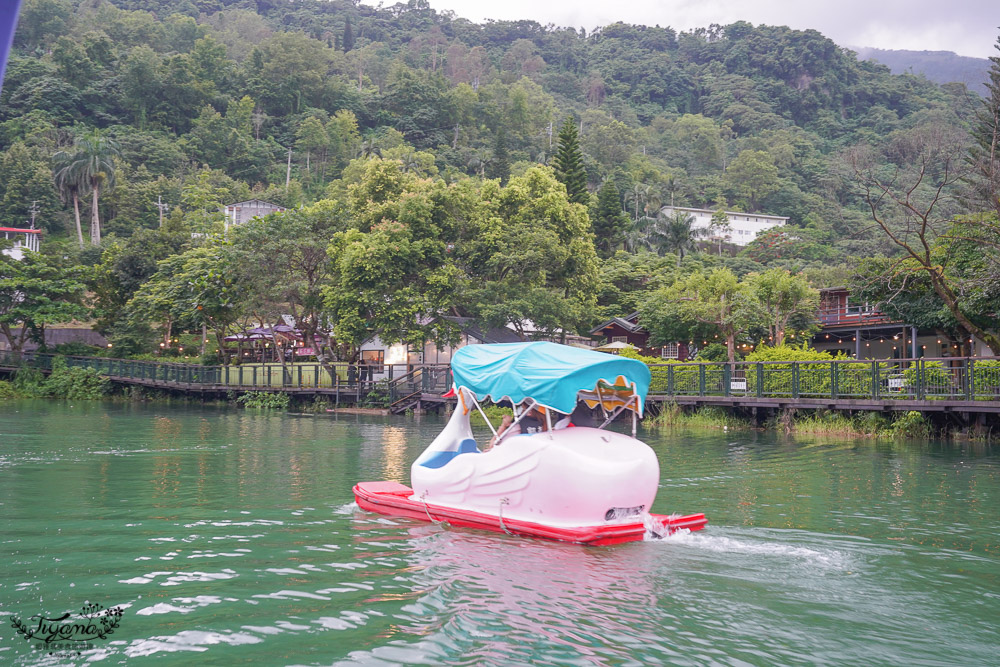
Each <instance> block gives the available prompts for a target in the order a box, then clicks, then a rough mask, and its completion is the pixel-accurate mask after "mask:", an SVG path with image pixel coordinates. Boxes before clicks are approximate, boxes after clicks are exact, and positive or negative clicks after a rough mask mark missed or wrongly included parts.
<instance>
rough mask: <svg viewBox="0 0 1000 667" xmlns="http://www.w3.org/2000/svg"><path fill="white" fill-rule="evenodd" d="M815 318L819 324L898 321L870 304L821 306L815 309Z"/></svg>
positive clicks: (890, 322)
mask: <svg viewBox="0 0 1000 667" xmlns="http://www.w3.org/2000/svg"><path fill="white" fill-rule="evenodd" d="M816 319H817V320H818V321H819V323H820V326H824V327H834V326H846V325H855V326H868V325H872V324H893V323H900V324H902V323H901V322H899V320H895V319H893V318H891V317H889V316H888V315H885V314H884V313H882V312H880V311H878V310H876V309H875V308H872V307H870V306H829V307H825V306H821V307H820V309H819V310H818V311H816Z"/></svg>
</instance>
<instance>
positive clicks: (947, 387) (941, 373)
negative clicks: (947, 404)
mask: <svg viewBox="0 0 1000 667" xmlns="http://www.w3.org/2000/svg"><path fill="white" fill-rule="evenodd" d="M922 365H923V374H922V377H923V390H924V395H925V396H926V397H927V398H928V399H932V400H933V399H935V398H941V397H942V395H944V396H950V395H951V393H952V386H951V385H952V376H951V371H950V370H948V369H947V368H946V367H945V365H944V364H943V363H942V362H940V361H925V362H923V364H922ZM919 373H920V371H919V370H918V368H917V366H916V365H914V366H911V367H910V368H907V369H906V370H905V371H903V378H905V380H906V386H907V387H909V388H910V389H912V390H915V389H916V387H917V383H918V382H919V376H918V374H919Z"/></svg>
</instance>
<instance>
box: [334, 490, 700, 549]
mask: <svg viewBox="0 0 1000 667" xmlns="http://www.w3.org/2000/svg"><path fill="white" fill-rule="evenodd" d="M411 495H413V489H411V488H410V487H408V486H405V485H403V484H400V483H398V482H360V483H359V484H357V485H356V486H355V487H354V497H355V499H356V500H357V502H358V506H359V507H360V508H361V509H363V510H368V511H370V512H378V513H379V514H386V515H389V516H404V517H408V518H410V519H418V520H420V521H434V522H439V521H440V522H447V523H449V524H451V525H453V526H464V527H467V528H479V529H481V530H490V531H493V532H496V533H507V534H508V535H521V536H525V537H541V538H544V539H548V540H558V541H560V542H576V543H579V544H592V545H600V544H618V543H619V542H633V541H636V540H641V539H643V537H645V535H646V526H645V524H644V523H643V522H641V521H640V522H637V523H627V524H613V525H606V526H582V527H579V528H559V527H556V526H545V525H542V524H538V523H532V522H530V521H520V520H518V519H504V518H502V517H500V516H496V515H492V514H482V513H481V512H473V511H471V510H463V509H457V508H454V507H443V506H441V505H431V504H428V503H424V502H421V501H420V500H416V499H411V498H410V496H411ZM651 516H652V517H653V518H654V519H656V521H657V522H659V523H660V525H661V526H662V529H663V532H664V533H666V534H668V535H669V534H671V533H674V532H677V531H678V530H685V529H686V530H691V531H695V530H701V529H702V528H704V527H705V524H707V523H708V520H707V519H706V518H705V515H704V514H691V515H689V516H666V515H663V514H652V515H651Z"/></svg>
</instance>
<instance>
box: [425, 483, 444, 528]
mask: <svg viewBox="0 0 1000 667" xmlns="http://www.w3.org/2000/svg"><path fill="white" fill-rule="evenodd" d="M426 495H427V491H424V492H423V493H421V494H420V502H422V503H423V504H424V512H426V513H427V519H428V520H429V521H430V522H431V523H433V524H436V525H438V526H440V525H442V524H444V525H445V526H447V525H448V522H447V521H444V520H442V521H438V520H436V519H435V518H434V517H432V516H431V509H430V508H429V507H428V506H427V501H426V500H425V499H424V497H425V496H426Z"/></svg>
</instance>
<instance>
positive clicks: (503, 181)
mask: <svg viewBox="0 0 1000 667" xmlns="http://www.w3.org/2000/svg"><path fill="white" fill-rule="evenodd" d="M489 172H490V178H499V179H500V185H507V180H508V179H509V178H510V152H509V151H508V150H507V133H506V131H505V130H504V129H503V128H502V127H501V128H500V129H499V130H497V136H496V140H495V141H494V142H493V159H492V160H491V161H490V163H489Z"/></svg>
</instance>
